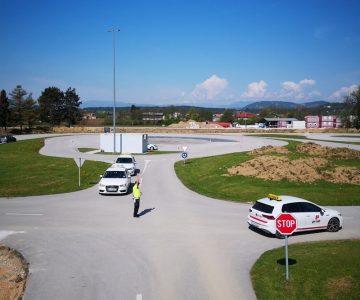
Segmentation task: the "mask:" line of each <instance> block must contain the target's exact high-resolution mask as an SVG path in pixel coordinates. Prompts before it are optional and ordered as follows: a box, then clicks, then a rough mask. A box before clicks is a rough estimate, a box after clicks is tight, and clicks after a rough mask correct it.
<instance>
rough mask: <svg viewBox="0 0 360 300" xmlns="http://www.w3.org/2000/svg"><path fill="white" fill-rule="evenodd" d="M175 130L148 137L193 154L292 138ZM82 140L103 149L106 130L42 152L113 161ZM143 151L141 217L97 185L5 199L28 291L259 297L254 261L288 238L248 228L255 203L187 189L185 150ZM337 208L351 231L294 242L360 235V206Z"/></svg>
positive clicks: (7, 229)
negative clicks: (26, 268)
mask: <svg viewBox="0 0 360 300" xmlns="http://www.w3.org/2000/svg"><path fill="white" fill-rule="evenodd" d="M174 137H176V135H172V136H166V135H162V136H160V135H157V137H156V138H151V137H150V140H151V141H152V142H155V143H157V144H158V145H159V147H160V149H161V150H179V151H181V150H182V146H187V147H188V149H187V152H188V153H189V158H193V157H200V156H209V155H215V154H222V153H228V152H236V151H247V150H250V149H253V148H258V147H261V146H263V145H268V144H272V145H285V144H286V142H283V141H276V140H269V139H263V138H254V137H245V136H242V135H239V134H237V135H231V134H230V135H224V134H223V135H202V136H201V137H203V138H205V139H189V138H180V137H200V136H195V135H191V136H186V135H180V136H177V138H176V139H175V138H174ZM317 138H319V137H317ZM321 138H322V139H325V138H329V136H328V135H326V136H325V135H321ZM216 139H217V140H216ZM219 139H220V140H221V139H223V140H226V141H224V142H222V141H219ZM229 140H232V142H230V141H229ZM321 144H322V145H333V146H338V147H344V146H346V145H344V144H336V145H335V144H332V143H331V142H321ZM78 147H94V148H97V147H99V138H98V135H77V136H64V137H54V138H50V139H47V140H46V144H45V147H44V148H43V149H42V150H41V153H42V154H44V155H52V156H64V157H79V156H81V157H83V158H86V159H93V160H103V161H108V162H113V161H114V159H115V156H109V155H96V154H91V155H90V154H83V153H79V152H78V151H77V150H76V148H78ZM349 147H352V148H356V149H358V148H360V147H359V146H353V145H349ZM358 150H359V149H358ZM136 159H137V162H138V166H139V168H140V170H141V177H142V180H143V182H142V185H141V190H142V192H143V196H142V199H141V206H140V212H141V211H143V215H142V217H141V218H139V219H137V218H133V217H132V209H133V202H132V199H131V195H126V196H100V195H98V193H97V187H96V186H95V187H93V188H90V189H87V190H84V191H80V192H75V193H68V194H59V195H52V196H36V197H20V198H12V199H4V198H0V239H3V240H2V242H4V243H6V244H7V245H8V246H10V247H13V248H15V249H17V250H18V251H20V252H21V253H23V255H24V256H25V258H26V259H27V260H28V261H29V262H30V273H31V275H30V279H29V282H28V285H27V289H26V291H25V296H24V299H25V300H32V299H36V300H41V299H44V300H45V299H46V300H47V299H54V300H57V299H59V300H60V299H61V300H62V299H68V300H71V299H74V300H75V299H76V300H78V299H94V300H99V299H144V300H145V299H154V300H155V299H255V294H254V292H253V289H252V286H251V282H250V276H249V271H250V268H251V266H252V265H253V263H254V262H255V261H256V259H257V258H258V257H259V256H260V255H261V254H262V253H263V252H264V251H266V250H268V249H271V248H276V247H282V246H283V243H284V241H283V240H278V239H275V238H271V237H267V236H264V235H260V234H258V233H255V232H253V231H251V230H249V229H248V226H247V223H246V216H247V213H248V209H249V207H250V204H237V203H230V202H225V201H218V200H214V199H209V198H207V197H203V196H201V195H198V194H196V193H194V192H192V191H189V190H188V189H187V188H185V187H184V186H183V185H182V183H181V182H180V181H179V180H178V179H177V177H176V175H175V173H174V167H173V165H174V162H175V161H177V160H180V159H181V157H180V153H179V154H167V155H154V156H146V155H139V156H137V157H136ZM74 164H75V163H74ZM133 180H134V179H133ZM269 192H271V191H269ZM264 196H265V195H264ZM335 209H337V210H340V211H341V212H342V214H343V216H344V229H343V230H341V231H340V232H338V233H327V232H322V233H314V234H305V235H299V236H294V237H290V238H289V243H290V244H291V243H297V242H302V241H315V240H327V239H346V238H360V230H359V228H360V208H359V207H335ZM290 257H291V253H290Z"/></svg>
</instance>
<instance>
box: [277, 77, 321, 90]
mask: <svg viewBox="0 0 360 300" xmlns="http://www.w3.org/2000/svg"><path fill="white" fill-rule="evenodd" d="M281 85H282V88H283V89H284V90H285V91H289V92H299V91H301V90H302V89H304V88H305V87H307V86H311V85H315V80H313V79H303V80H300V81H299V82H298V83H296V82H293V81H284V82H283V83H282V84H281Z"/></svg>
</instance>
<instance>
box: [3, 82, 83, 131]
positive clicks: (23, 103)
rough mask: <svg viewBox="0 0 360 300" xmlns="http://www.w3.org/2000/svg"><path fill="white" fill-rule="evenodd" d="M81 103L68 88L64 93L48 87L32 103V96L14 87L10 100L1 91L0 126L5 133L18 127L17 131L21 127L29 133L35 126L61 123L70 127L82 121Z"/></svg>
mask: <svg viewBox="0 0 360 300" xmlns="http://www.w3.org/2000/svg"><path fill="white" fill-rule="evenodd" d="M80 104H81V101H80V97H79V96H78V95H77V94H76V90H75V89H74V88H71V87H69V88H68V89H67V90H66V91H65V92H63V91H61V90H60V89H59V88H57V87H48V88H46V89H45V90H44V91H42V93H41V95H40V97H39V98H38V99H37V101H35V100H34V99H33V97H32V94H31V93H30V94H28V93H27V92H26V90H24V89H23V88H22V86H21V85H17V86H16V87H15V88H14V90H13V91H11V92H10V93H9V97H8V96H7V94H6V91H5V90H2V91H1V92H0V126H1V127H2V128H5V130H6V129H7V127H10V126H11V127H19V128H20V131H22V130H23V127H24V126H26V127H27V128H29V129H30V130H31V129H32V128H33V127H34V125H37V124H44V123H45V124H46V125H49V126H50V127H52V126H54V125H60V124H62V123H66V124H67V125H68V126H71V125H73V124H77V123H78V122H79V121H80V120H81V117H82V116H81V112H80V108H79V107H80Z"/></svg>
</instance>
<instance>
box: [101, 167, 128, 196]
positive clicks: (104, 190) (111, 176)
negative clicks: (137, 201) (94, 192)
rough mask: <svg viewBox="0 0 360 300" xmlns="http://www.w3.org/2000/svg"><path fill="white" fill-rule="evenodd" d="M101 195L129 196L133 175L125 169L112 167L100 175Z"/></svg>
mask: <svg viewBox="0 0 360 300" xmlns="http://www.w3.org/2000/svg"><path fill="white" fill-rule="evenodd" d="M100 177H101V180H100V182H99V185H98V188H99V194H127V193H128V191H129V187H130V185H131V175H130V174H129V172H128V171H127V170H126V169H125V168H120V167H110V168H108V169H107V170H106V172H105V173H104V175H100Z"/></svg>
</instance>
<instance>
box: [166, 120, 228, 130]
mask: <svg viewBox="0 0 360 300" xmlns="http://www.w3.org/2000/svg"><path fill="white" fill-rule="evenodd" d="M168 128H183V129H200V128H208V129H224V127H222V126H221V125H218V124H208V123H206V122H196V121H194V120H189V121H186V122H184V121H180V122H179V123H174V124H171V125H169V126H168Z"/></svg>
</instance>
